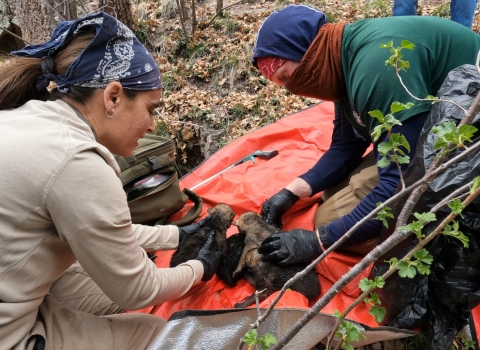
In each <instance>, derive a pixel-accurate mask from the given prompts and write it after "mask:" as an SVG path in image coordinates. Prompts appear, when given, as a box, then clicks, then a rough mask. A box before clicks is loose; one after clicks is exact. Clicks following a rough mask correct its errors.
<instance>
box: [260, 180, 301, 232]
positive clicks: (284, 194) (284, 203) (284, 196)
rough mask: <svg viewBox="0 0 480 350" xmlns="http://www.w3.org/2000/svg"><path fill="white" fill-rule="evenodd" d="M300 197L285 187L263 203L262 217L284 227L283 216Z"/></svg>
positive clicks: (279, 226)
mask: <svg viewBox="0 0 480 350" xmlns="http://www.w3.org/2000/svg"><path fill="white" fill-rule="evenodd" d="M299 199H300V197H298V196H297V195H296V194H294V193H293V192H292V191H290V190H287V189H286V188H283V189H282V190H281V191H280V192H278V193H277V194H274V195H273V196H272V197H270V198H269V199H268V200H267V201H266V202H265V203H263V205H262V214H261V215H262V217H263V219H264V220H265V221H266V222H267V223H268V224H271V225H275V226H277V227H278V228H281V227H282V216H283V214H285V212H286V211H287V210H288V209H290V208H291V207H293V205H294V204H295V203H296V202H297V201H298V200H299Z"/></svg>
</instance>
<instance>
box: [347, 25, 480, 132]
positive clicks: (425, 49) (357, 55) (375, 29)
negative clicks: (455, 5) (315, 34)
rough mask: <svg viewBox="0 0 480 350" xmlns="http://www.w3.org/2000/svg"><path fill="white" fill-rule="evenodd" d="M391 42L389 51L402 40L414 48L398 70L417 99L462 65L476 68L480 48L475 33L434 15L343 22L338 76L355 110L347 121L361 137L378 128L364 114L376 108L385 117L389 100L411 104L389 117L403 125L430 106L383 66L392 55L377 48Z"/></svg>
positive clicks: (432, 91) (405, 53) (433, 91)
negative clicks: (405, 65) (341, 75)
mask: <svg viewBox="0 0 480 350" xmlns="http://www.w3.org/2000/svg"><path fill="white" fill-rule="evenodd" d="M425 33H429V35H425ZM432 33H434V34H433V35H432ZM459 38H461V39H459ZM391 40H392V41H393V46H394V47H399V46H400V44H401V42H402V40H408V41H410V42H411V43H412V44H414V45H415V48H414V49H413V50H407V49H403V50H402V54H403V60H405V61H408V62H409V63H410V68H409V69H407V70H406V71H401V72H400V76H401V77H402V80H403V82H404V84H405V86H406V87H407V88H408V90H409V91H410V92H411V93H412V94H413V95H414V96H416V97H418V98H425V97H426V96H428V95H434V96H435V95H436V93H437V91H438V89H439V88H440V85H441V84H442V82H443V80H444V79H445V77H446V76H447V74H448V72H450V71H451V70H452V69H454V68H457V67H459V66H461V65H463V64H467V63H468V64H475V61H476V57H477V54H478V52H479V50H480V35H478V34H477V33H475V32H473V31H472V30H469V29H468V28H466V27H464V26H462V25H459V24H458V23H455V22H453V21H449V20H445V19H442V18H438V17H425V16H423V17H422V16H403V17H389V18H378V19H375V20H368V19H367V20H361V21H358V22H356V23H353V24H347V25H346V26H345V30H344V33H343V37H342V65H343V72H344V75H345V82H346V86H347V91H348V98H349V100H350V103H351V106H352V107H353V109H354V111H355V112H356V113H354V117H353V119H354V120H351V122H353V124H354V126H355V128H356V129H357V131H359V132H360V133H361V134H362V135H363V136H364V137H368V135H370V134H371V132H372V130H373V128H374V127H375V126H376V125H378V121H377V119H375V118H372V117H370V116H369V114H368V112H369V111H373V110H376V109H378V110H380V111H382V113H383V114H384V115H385V114H387V113H390V105H391V103H392V102H394V101H398V102H401V103H408V102H412V103H414V104H415V106H413V107H412V108H410V109H409V110H405V111H402V112H399V113H395V114H394V116H395V118H397V119H398V120H400V121H404V120H406V119H408V118H410V117H412V116H414V115H417V114H419V113H422V112H426V111H429V110H430V109H431V107H432V104H431V102H420V101H416V100H415V99H413V98H412V97H411V96H410V95H409V94H408V92H407V91H406V90H405V88H403V87H402V85H401V84H400V81H399V79H398V77H397V76H396V74H395V69H394V68H392V67H390V66H387V65H385V61H386V60H388V58H389V57H390V56H391V55H392V53H391V52H390V50H389V49H381V48H380V45H382V44H387V43H388V42H389V41H391ZM367 133H368V134H367Z"/></svg>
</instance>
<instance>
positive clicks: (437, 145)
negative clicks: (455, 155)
mask: <svg viewBox="0 0 480 350" xmlns="http://www.w3.org/2000/svg"><path fill="white" fill-rule="evenodd" d="M447 145H448V141H447V140H446V139H445V137H440V138H438V139H437V141H435V143H434V144H433V149H434V150H436V151H437V150H439V149H440V148H445V147H447Z"/></svg>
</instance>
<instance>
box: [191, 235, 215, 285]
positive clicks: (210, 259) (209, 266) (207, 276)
mask: <svg viewBox="0 0 480 350" xmlns="http://www.w3.org/2000/svg"><path fill="white" fill-rule="evenodd" d="M214 242H215V232H214V231H211V232H210V233H209V234H208V238H207V241H206V242H205V244H204V245H203V247H202V248H200V250H199V251H198V253H197V255H195V258H194V259H195V260H199V261H200V262H201V263H202V264H203V277H202V281H204V282H206V281H209V280H211V279H212V277H213V275H214V274H215V272H216V271H217V267H218V264H219V263H220V258H221V257H222V253H221V252H219V251H218V250H214V247H213V244H214Z"/></svg>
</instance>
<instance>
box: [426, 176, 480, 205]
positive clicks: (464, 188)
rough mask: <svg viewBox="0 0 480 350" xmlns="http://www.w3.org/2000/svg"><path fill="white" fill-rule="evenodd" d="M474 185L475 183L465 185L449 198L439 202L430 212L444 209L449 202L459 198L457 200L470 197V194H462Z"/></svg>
mask: <svg viewBox="0 0 480 350" xmlns="http://www.w3.org/2000/svg"><path fill="white" fill-rule="evenodd" d="M472 184H473V181H470V182H469V183H468V184H466V185H463V186H462V187H460V188H458V189H456V190H455V191H453V192H452V193H450V194H449V195H448V196H447V197H445V198H444V199H443V200H442V201H440V202H438V204H437V205H436V206H434V207H433V208H432V210H430V211H431V212H436V211H437V210H438V209H440V207H443V206H444V205H445V204H446V203H447V202H449V201H450V200H451V199H453V198H455V197H457V198H462V197H465V196H467V195H468V193H462V192H463V191H465V190H466V189H468V188H469V187H470V186H471V185H472Z"/></svg>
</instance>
